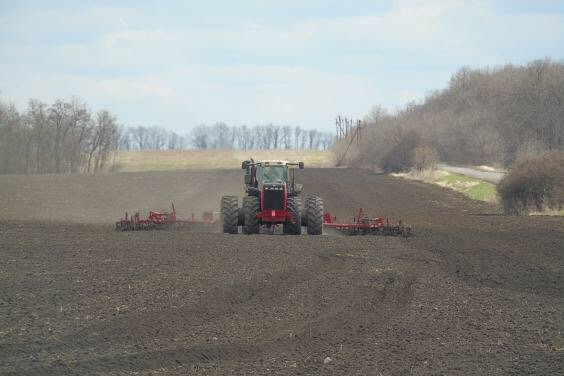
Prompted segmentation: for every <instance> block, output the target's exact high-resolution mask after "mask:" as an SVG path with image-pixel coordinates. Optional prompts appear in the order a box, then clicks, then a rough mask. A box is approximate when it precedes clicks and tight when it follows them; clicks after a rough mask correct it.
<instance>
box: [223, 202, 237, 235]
mask: <svg viewBox="0 0 564 376" xmlns="http://www.w3.org/2000/svg"><path fill="white" fill-rule="evenodd" d="M221 217H222V219H223V233H224V234H237V233H238V232H239V228H238V227H237V223H238V222H239V202H238V199H237V197H236V196H223V197H221Z"/></svg>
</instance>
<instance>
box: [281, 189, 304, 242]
mask: <svg viewBox="0 0 564 376" xmlns="http://www.w3.org/2000/svg"><path fill="white" fill-rule="evenodd" d="M286 205H287V209H288V213H289V214H290V215H291V216H292V219H287V220H286V222H285V223H284V226H283V227H284V234H286V235H300V234H301V233H302V213H301V206H302V203H301V200H300V198H299V197H288V201H287V204H286Z"/></svg>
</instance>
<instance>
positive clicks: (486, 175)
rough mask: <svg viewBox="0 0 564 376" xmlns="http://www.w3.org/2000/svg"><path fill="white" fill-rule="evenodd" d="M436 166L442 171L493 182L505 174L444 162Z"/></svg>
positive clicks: (498, 180)
mask: <svg viewBox="0 0 564 376" xmlns="http://www.w3.org/2000/svg"><path fill="white" fill-rule="evenodd" d="M437 167H438V168H439V169H441V170H444V171H448V172H454V173H455V174H460V175H464V176H468V177H471V178H474V179H480V180H485V181H489V182H490V183H494V184H497V183H499V182H500V181H501V179H503V177H504V176H505V173H504V172H499V171H482V170H477V169H475V168H471V167H461V166H449V165H446V164H444V163H441V164H439V165H438V166H437Z"/></svg>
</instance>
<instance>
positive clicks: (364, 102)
mask: <svg viewBox="0 0 564 376" xmlns="http://www.w3.org/2000/svg"><path fill="white" fill-rule="evenodd" d="M544 57H552V58H553V59H555V60H562V59H563V58H564V0H560V1H556V0H544V1H543V0H539V1H535V0H530V1H519V0H506V1H494V0H491V1H487V0H484V1H479V0H476V1H456V0H452V1H448V0H444V1H425V0H420V1H419V0H414V1H376V0H374V1H368V0H359V1H354V0H350V1H337V0H323V1H322V0H311V1H310V0H278V1H267V0H248V1H229V0H223V1H210V0H208V1H196V0H192V1H178V2H166V1H146V2H144V1H128V0H124V1H92V2H89V1H56V0H52V1H16V0H13V1H10V0H0V99H2V100H4V101H10V102H14V103H15V104H16V105H17V106H18V108H20V109H24V107H25V106H26V103H27V100H28V99H29V98H37V99H41V100H43V101H46V102H51V101H53V100H54V99H56V98H70V97H71V96H72V95H75V96H78V97H80V98H82V99H83V100H85V101H86V102H87V103H88V104H89V105H90V106H91V108H92V109H93V110H99V109H108V110H110V111H112V112H113V113H114V114H116V115H117V116H118V118H119V121H120V122H121V123H122V124H125V125H145V126H150V125H160V126H163V127H166V128H169V129H172V130H175V131H178V132H181V133H183V132H185V131H188V130H189V129H190V127H192V126H194V125H198V124H202V123H205V124H213V123H215V122H218V121H224V122H226V123H228V124H233V125H241V124H248V125H256V124H264V123H275V124H284V125H285V124H290V125H301V126H303V127H307V128H318V129H324V130H332V129H333V127H334V120H333V119H334V117H335V115H336V114H337V113H341V114H343V115H347V116H350V117H355V118H362V117H363V116H364V115H365V114H367V113H368V112H369V111H370V109H371V107H372V106H374V105H376V104H381V105H383V106H385V107H387V108H389V109H391V110H394V109H397V108H399V107H401V106H402V105H403V104H405V103H407V102H409V101H413V100H415V101H417V100H421V99H422V98H423V97H424V96H425V94H426V93H428V92H429V91H431V90H435V89H440V88H443V87H445V86H446V85H447V83H448V80H449V78H450V76H451V74H452V73H454V72H455V71H456V70H457V69H458V68H460V67H461V66H465V65H468V66H470V67H473V68H480V67H484V66H499V65H502V64H505V63H509V62H511V63H517V64H519V63H525V62H527V61H530V60H533V59H538V58H544Z"/></svg>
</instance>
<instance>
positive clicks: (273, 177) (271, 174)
mask: <svg viewBox="0 0 564 376" xmlns="http://www.w3.org/2000/svg"><path fill="white" fill-rule="evenodd" d="M257 181H258V183H259V185H262V184H265V183H285V182H287V181H288V165H287V164H264V165H259V166H258V168H257ZM261 183H262V184H261Z"/></svg>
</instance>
